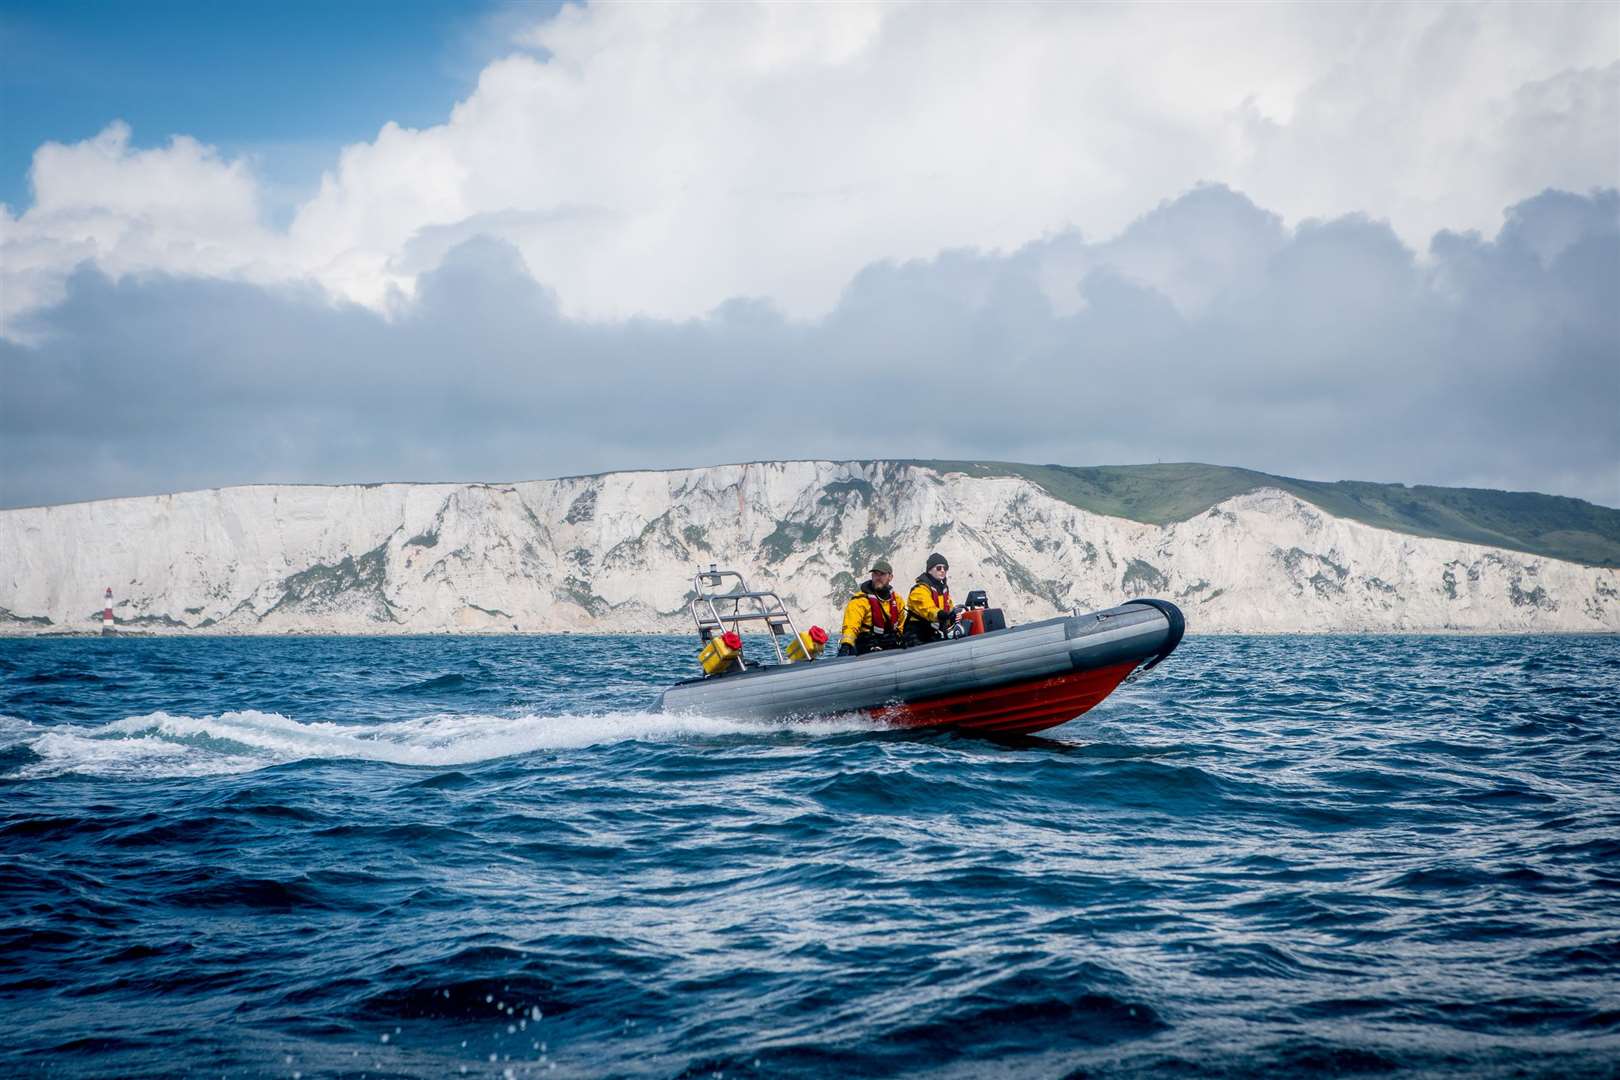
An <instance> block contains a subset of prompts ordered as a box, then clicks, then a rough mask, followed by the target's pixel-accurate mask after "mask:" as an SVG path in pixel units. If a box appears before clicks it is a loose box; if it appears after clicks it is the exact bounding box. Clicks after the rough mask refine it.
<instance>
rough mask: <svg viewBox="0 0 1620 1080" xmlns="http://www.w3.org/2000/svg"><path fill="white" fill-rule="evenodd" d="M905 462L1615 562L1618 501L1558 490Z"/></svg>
mask: <svg viewBox="0 0 1620 1080" xmlns="http://www.w3.org/2000/svg"><path fill="white" fill-rule="evenodd" d="M910 464H915V465H922V466H926V467H928V468H932V469H939V470H946V471H951V472H962V473H966V474H968V475H969V476H1019V477H1023V478H1024V479H1026V480H1029V481H1031V482H1033V483H1035V484H1038V485H1040V486H1041V487H1042V488H1044V489H1045V490H1046V491H1047V492H1048V493H1049V494H1051V495H1052V496H1053V497H1055V498H1058V499H1062V500H1063V501H1064V502H1067V503H1069V504H1071V505H1073V506H1078V507H1080V508H1081V509H1083V510H1090V511H1092V512H1093V513H1098V514H1108V515H1110V516H1113V517H1122V518H1129V519H1131V520H1132V521H1142V522H1148V523H1150V524H1154V525H1167V524H1169V523H1170V522H1172V521H1185V520H1187V519H1188V518H1191V517H1194V516H1196V515H1198V514H1201V513H1203V512H1204V511H1205V510H1208V509H1209V508H1210V507H1212V506H1214V505H1215V504H1216V503H1219V502H1221V501H1223V500H1225V499H1229V498H1231V497H1232V496H1234V495H1242V494H1245V493H1246V492H1250V491H1253V490H1255V489H1256V488H1262V487H1274V488H1281V489H1282V490H1284V491H1287V492H1290V493H1292V494H1294V495H1297V496H1299V497H1300V498H1301V499H1304V500H1306V501H1307V502H1310V503H1313V504H1315V505H1316V506H1319V507H1321V508H1322V509H1323V510H1326V511H1327V512H1328V513H1330V514H1333V515H1335V516H1338V517H1346V518H1351V519H1353V520H1355V521H1360V522H1363V523H1365V524H1368V525H1374V526H1377V527H1378V528H1380V529H1393V530H1395V531H1397V532H1404V533H1411V534H1412V535H1414V536H1434V537H1439V538H1441V539H1444V540H1461V541H1464V542H1466V543H1470V544H1489V545H1491V546H1493V547H1503V548H1510V549H1512V550H1514V551H1525V552H1530V553H1531V554H1535V555H1545V556H1547V557H1549V558H1554V559H1567V560H1569V561H1570V562H1578V563H1585V564H1586V565H1588V566H1620V510H1611V509H1609V508H1608V507H1604V506H1597V505H1594V504H1593V503H1589V502H1584V501H1582V500H1580V499H1570V498H1565V497H1563V496H1560V495H1538V494H1536V493H1534V492H1526V491H1491V490H1487V489H1482V488H1444V487H1407V486H1405V485H1404V484H1370V483H1364V482H1361V481H1357V480H1340V481H1337V482H1335V483H1325V482H1322V481H1317V480H1295V479H1293V478H1292V477H1287V476H1272V475H1270V474H1268V473H1262V472H1255V471H1253V470H1252V469H1234V468H1229V467H1227V466H1224V465H1200V464H1196V463H1188V464H1175V465H1102V466H1094V467H1086V468H1082V467H1077V466H1070V465H1018V464H1010V463H1007V462H998V461H916V462H910Z"/></svg>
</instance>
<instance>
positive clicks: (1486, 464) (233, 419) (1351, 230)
mask: <svg viewBox="0 0 1620 1080" xmlns="http://www.w3.org/2000/svg"><path fill="white" fill-rule="evenodd" d="M1617 222H1620V195H1617V193H1616V192H1614V191H1604V192H1600V193H1596V194H1593V195H1589V196H1585V195H1571V194H1566V193H1561V192H1546V193H1544V194H1542V195H1540V196H1537V197H1536V198H1533V199H1530V200H1528V201H1526V202H1524V203H1521V204H1519V205H1517V206H1515V207H1513V208H1511V209H1510V210H1509V212H1508V214H1507V218H1506V223H1505V225H1504V227H1503V228H1502V230H1501V232H1500V234H1499V235H1498V236H1497V237H1496V238H1495V239H1494V240H1487V239H1484V238H1481V237H1479V236H1476V235H1456V234H1450V233H1442V234H1440V235H1439V236H1437V237H1436V238H1435V240H1434V242H1433V245H1432V250H1431V251H1430V252H1429V253H1427V255H1428V257H1427V258H1419V257H1418V256H1417V254H1416V253H1414V252H1412V251H1410V250H1409V249H1407V248H1405V247H1404V246H1403V245H1402V244H1401V243H1400V241H1399V240H1398V239H1397V238H1396V236H1395V235H1394V234H1393V233H1392V232H1391V231H1390V229H1389V228H1388V227H1387V226H1386V225H1384V224H1382V223H1378V222H1373V221H1369V220H1366V219H1363V218H1359V217H1348V218H1341V219H1338V220H1334V221H1325V222H1308V223H1305V224H1303V225H1301V226H1299V227H1298V228H1297V229H1294V230H1288V229H1286V228H1285V227H1284V226H1283V225H1282V224H1281V222H1280V221H1279V220H1278V219H1277V218H1276V217H1275V216H1274V215H1271V214H1269V213H1267V212H1265V211H1264V210H1262V209H1260V208H1257V207H1255V206H1254V205H1253V204H1251V203H1250V202H1249V201H1248V200H1246V199H1244V198H1243V197H1242V196H1240V195H1238V194H1235V193H1233V192H1231V191H1228V190H1226V189H1224V188H1220V187H1205V188H1200V189H1198V190H1196V191H1193V192H1190V193H1189V194H1187V195H1186V196H1183V197H1182V198H1181V199H1178V200H1175V201H1174V202H1171V203H1168V204H1166V205H1164V206H1163V207H1161V208H1160V209H1159V210H1157V211H1155V212H1154V213H1152V214H1149V215H1148V216H1146V217H1145V218H1143V219H1142V220H1140V221H1138V222H1137V223H1136V224H1135V225H1133V226H1132V227H1131V228H1130V229H1129V230H1127V231H1126V232H1125V233H1124V234H1122V235H1121V236H1120V237H1118V238H1116V239H1115V240H1112V241H1110V242H1108V243H1104V244H1088V243H1086V242H1085V241H1084V240H1083V239H1082V238H1080V237H1079V236H1077V235H1073V234H1067V235H1062V236H1058V237H1054V238H1050V239H1047V240H1043V241H1041V242H1039V243H1036V244H1031V245H1029V246H1028V247H1026V248H1023V249H1021V250H1019V251H1016V252H1013V253H1011V254H1007V255H1001V254H985V253H981V252H973V251H960V252H946V253H944V254H942V255H940V256H939V257H937V258H935V259H931V260H926V261H915V262H907V263H900V264H894V263H882V264H877V265H873V266H870V267H868V268H867V269H865V270H864V271H862V272H861V273H860V274H859V275H857V276H856V277H855V279H854V280H852V281H851V282H850V284H849V286H848V288H847V289H846V290H845V293H844V295H843V296H842V298H841V299H840V301H839V303H838V305H837V307H836V308H835V309H834V310H833V311H831V312H830V313H829V314H828V315H827V316H825V317H824V318H822V319H820V320H816V321H813V322H795V321H790V320H787V319H785V318H784V317H782V316H781V315H780V314H778V313H777V312H776V311H775V310H774V309H773V308H772V307H771V306H770V305H769V304H767V303H765V302H762V301H755V300H748V299H739V300H734V301H731V302H729V303H727V304H725V305H723V306H722V307H720V308H719V309H717V310H716V311H715V312H714V313H712V314H711V315H710V316H709V317H708V318H705V319H702V320H695V321H689V322H665V321H658V320H649V319H632V320H629V321H626V322H619V323H592V322H583V321H575V320H571V319H568V318H566V317H564V316H562V315H560V314H559V312H558V308H557V304H556V302H555V300H554V298H553V297H552V296H551V294H550V293H549V292H548V291H547V290H546V289H545V288H544V287H543V286H542V285H539V284H536V283H535V282H534V281H533V280H532V278H531V277H530V276H529V274H528V272H527V270H526V268H525V267H524V265H523V264H522V262H521V260H520V258H519V257H518V255H517V253H516V252H515V250H514V249H513V248H511V247H509V246H507V245H506V244H504V243H501V242H497V241H492V240H486V239H472V240H469V241H467V242H464V243H461V244H460V245H459V246H457V247H455V248H453V249H451V250H450V252H449V254H448V255H447V256H446V257H445V258H444V261H443V262H442V263H441V264H440V265H439V266H438V267H437V268H436V269H435V270H433V271H432V272H430V273H428V274H425V275H424V276H423V277H422V278H421V279H420V281H419V284H418V295H417V298H416V301H415V302H414V304H413V305H412V306H411V307H410V309H409V311H408V312H407V313H406V314H404V315H403V316H401V317H398V318H396V319H395V320H393V321H391V322H390V321H386V320H384V319H382V318H380V317H378V316H377V315H375V314H373V313H371V312H369V311H367V310H365V309H361V308H356V307H352V306H343V305H334V304H332V303H331V302H330V301H329V300H328V299H326V298H325V297H324V296H323V295H321V294H319V293H317V292H316V291H314V290H297V289H264V288H259V287H255V286H251V285H245V284H232V283H223V282H219V281H202V280H195V279H176V278H162V277H156V278H145V279H137V278H125V279H123V280H121V281H117V282H115V281H112V280H110V279H108V278H107V277H105V276H103V275H101V274H100V273H98V272H96V271H94V270H90V269H84V270H81V271H80V272H79V273H78V274H77V275H75V277H74V278H73V279H72V281H71V283H70V286H69V289H68V293H67V298H66V299H65V301H64V302H63V303H61V304H60V305H58V306H57V307H55V308H52V309H50V310H49V311H47V312H44V313H42V314H41V315H39V316H37V317H36V320H35V322H36V325H34V326H32V327H31V328H30V329H31V330H32V331H35V332H36V334H37V338H36V340H38V341H39V344H37V345H34V346H21V345H16V344H10V343H5V344H0V350H3V351H0V377H3V385H0V391H3V394H0V451H3V460H4V471H3V482H4V488H3V491H0V499H3V501H4V504H5V505H9V506H16V505H27V504H34V503H45V502H60V501H67V500H74V499H84V498H96V497H104V496H112V495H127V494H145V493H152V492H159V491H171V490H178V489H185V488H195V487H211V486H217V485H223V484H236V483H246V482H260V481H262V482H319V483H329V482H349V481H372V480H475V479H476V480H504V479H523V478H530V477H539V476H552V475H559V474H566V473H575V472H595V471H603V470H609V469H620V468H635V467H669V466H678V465H700V464H710V463H715V462H720V461H737V460H755V459H761V458H782V457H834V458H842V457H951V458H995V459H1003V460H1019V461H1036V462H1062V463H1069V464H1089V463H1122V462H1139V461H1154V460H1165V461H1172V460H1176V461H1180V460H1198V461H1209V462H1216V463H1221V464H1235V465H1245V466H1250V467H1254V468H1260V469H1264V470H1267V471H1272V472H1281V473H1287V474H1291V475H1301V476H1307V477H1316V478H1325V479H1341V478H1358V479H1376V480H1399V481H1406V482H1410V483H1417V482H1423V483H1438V484H1462V485H1472V486H1489V487H1506V488H1514V489H1533V490H1540V491H1548V492H1555V493H1560V494H1569V495H1576V496H1580V497H1583V498H1589V499H1595V500H1597V501H1601V502H1605V503H1608V504H1610V505H1614V504H1616V503H1620V464H1617V463H1620V303H1617V299H1620V224H1617Z"/></svg>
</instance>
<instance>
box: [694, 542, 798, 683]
mask: <svg viewBox="0 0 1620 1080" xmlns="http://www.w3.org/2000/svg"><path fill="white" fill-rule="evenodd" d="M728 580H731V581H734V582H735V584H734V585H733V586H732V587H731V589H730V590H729V591H727V592H719V591H717V590H718V589H719V588H720V586H721V585H724V584H725V583H726V582H727V581H728ZM744 601H748V602H749V605H750V610H747V611H745V610H743V602H744ZM726 603H730V605H731V610H730V611H726V612H722V611H721V610H720V605H723V604H726ZM690 609H691V613H692V621H693V622H694V623H696V624H697V632H698V637H700V638H702V639H703V640H704V641H708V639H709V637H710V635H711V634H712V633H713V632H714V631H722V632H723V631H724V630H725V628H726V626H727V625H728V624H729V625H730V627H731V629H732V631H733V632H737V631H738V628H739V626H740V625H741V624H742V623H745V622H763V623H764V624H765V626H766V628H767V629H769V630H770V632H771V634H770V637H771V647H772V648H773V649H775V650H776V662H777V663H779V664H786V663H787V662H788V658H787V654H786V653H785V652H784V651H783V649H782V636H783V633H784V631H785V632H786V634H787V638H788V640H789V641H790V642H791V641H794V640H796V639H797V638H798V636H799V628H798V627H797V626H795V625H794V624H793V616H792V615H791V614H789V613H788V609H787V606H786V605H785V604H783V603H782V598H781V597H780V596H778V595H777V594H776V593H775V592H773V591H771V590H769V589H750V588H749V587H748V582H747V581H746V580H744V578H743V576H742V575H741V574H739V573H738V572H737V571H735V570H721V569H720V568H719V566H718V565H716V564H714V563H710V564H709V568H708V569H707V570H700V571H698V572H697V573H696V574H694V575H692V602H691V604H690ZM705 615H706V616H707V617H705ZM737 668H738V670H739V671H741V670H746V667H745V665H744V663H743V659H742V655H741V654H740V653H739V654H738V656H737Z"/></svg>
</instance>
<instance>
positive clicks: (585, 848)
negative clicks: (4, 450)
mask: <svg viewBox="0 0 1620 1080" xmlns="http://www.w3.org/2000/svg"><path fill="white" fill-rule="evenodd" d="M690 664H691V645H690V643H689V642H688V641H686V640H684V639H683V640H675V639H658V638H651V639H649V638H642V639H628V640H618V641H615V640H608V639H599V638H569V637H556V638H516V637H514V638H478V639H456V638H450V639H446V638H431V639H407V640H399V639H279V640H244V639H220V640H130V639H123V640H107V641H103V640H99V639H88V640H38V641H19V640H10V641H0V687H3V688H0V715H3V716H4V718H5V719H3V720H0V898H3V899H0V1074H5V1075H45V1076H119V1077H145V1076H152V1077H158V1076H164V1077H166V1076H177V1075H196V1076H226V1077H239V1076H251V1077H258V1076H272V1077H273V1076H282V1077H290V1076H299V1075H301V1076H303V1077H317V1076H320V1077H326V1076H354V1077H358V1076H362V1075H364V1076H368V1077H377V1076H389V1077H396V1076H406V1077H418V1076H421V1077H437V1076H445V1075H461V1074H462V1073H463V1072H465V1074H466V1075H474V1076H502V1075H512V1076H541V1075H544V1076H555V1077H597V1076H648V1077H710V1076H715V1075H724V1076H726V1077H754V1076H762V1077H763V1076H770V1077H778V1076H780V1077H805V1076H840V1077H842V1076H855V1075H861V1076H953V1077H978V1076H985V1075H996V1076H1040V1077H1048V1076H1049V1077H1063V1076H1075V1077H1079V1076H1163V1075H1169V1076H1233V1077H1237V1076H1251V1075H1257V1074H1265V1073H1269V1074H1272V1075H1284V1076H1292V1075H1323V1074H1326V1075H1362V1074H1368V1075H1381V1074H1396V1075H1407V1074H1433V1075H1446V1076H1459V1077H1460V1076H1470V1077H1471V1076H1517V1075H1546V1076H1558V1077H1561V1078H1564V1077H1576V1076H1588V1075H1591V1076H1603V1075H1607V1076H1613V1075H1617V1073H1620V642H1617V641H1616V640H1614V639H1607V638H1264V639H1241V638H1199V637H1193V638H1189V639H1188V640H1187V642H1186V643H1185V644H1184V645H1183V646H1182V648H1181V650H1180V651H1179V652H1178V653H1177V654H1176V655H1175V656H1174V657H1173V658H1172V659H1171V660H1170V661H1169V662H1167V663H1166V664H1164V665H1163V666H1162V667H1161V668H1159V669H1158V670H1156V671H1154V672H1152V673H1150V674H1148V675H1146V676H1144V677H1141V678H1139V679H1137V680H1134V681H1132V682H1130V683H1128V684H1126V685H1125V686H1124V687H1122V688H1121V689H1120V691H1119V692H1118V693H1116V694H1115V695H1114V696H1113V697H1112V698H1110V699H1109V700H1108V701H1107V702H1105V703H1104V704H1103V706H1101V707H1100V708H1099V709H1097V710H1096V711H1095V712H1093V713H1091V714H1089V715H1087V716H1085V717H1082V718H1081V719H1079V720H1077V721H1075V722H1074V723H1071V724H1068V725H1066V726H1064V727H1061V728H1056V729H1053V731H1052V732H1051V733H1050V737H1048V738H1039V739H1034V738H1032V739H1025V740H1022V741H1017V742H1002V743H996V742H989V741H985V740H982V739H975V738H968V737H960V736H955V735H950V734H916V733H909V734H908V733H904V732H893V731H885V730H881V729H877V728H874V727H873V726H871V725H870V724H866V723H862V722H859V721H845V722H829V723H825V724H821V725H817V726H810V727H802V726H790V725H765V724H741V723H733V722H726V721H721V720H672V719H670V718H665V717H661V716H658V715H656V714H653V713H650V712H648V711H647V709H648V706H649V704H650V702H651V701H652V699H653V698H654V696H655V693H656V691H657V689H658V688H659V687H660V686H661V685H663V684H664V683H666V682H668V681H670V680H671V679H673V678H675V677H677V676H684V675H685V674H686V673H687V669H688V668H689V667H690Z"/></svg>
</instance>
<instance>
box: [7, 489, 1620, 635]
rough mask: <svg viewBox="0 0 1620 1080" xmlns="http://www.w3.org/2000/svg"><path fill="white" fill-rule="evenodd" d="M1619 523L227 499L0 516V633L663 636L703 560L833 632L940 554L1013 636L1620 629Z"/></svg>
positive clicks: (1537, 504)
mask: <svg viewBox="0 0 1620 1080" xmlns="http://www.w3.org/2000/svg"><path fill="white" fill-rule="evenodd" d="M1616 520H1620V512H1616V511H1612V510H1606V509H1604V508H1602V507H1594V506H1592V505H1591V504H1587V503H1581V502H1579V501H1578V500H1572V499H1555V498H1553V497H1550V496H1536V495H1512V494H1508V493H1502V492H1472V491H1462V490H1459V489H1443V488H1411V489H1407V488H1401V487H1399V486H1398V485H1370V484H1369V485H1355V484H1350V485H1344V484H1337V485H1335V484H1314V483H1313V482H1308V481H1291V480H1287V479H1286V478H1279V477H1269V476H1266V475H1264V474H1259V473H1248V472H1245V471H1243V470H1230V469H1221V468H1219V467H1216V466H1142V467H1137V468H1135V469H1124V470H1122V469H1112V470H1110V469H1097V470H1083V469H1064V468H1060V467H1057V466H1015V465H997V464H989V463H943V462H936V463H918V462H802V461H801V462H779V463H764V464H751V465H732V466H719V467H714V468H707V469H691V470H678V471H669V472H635V473H612V474H606V475H602V476H593V477H577V478H568V479H560V480H544V481H533V482H526V483H518V484H502V485H494V484H467V485H457V484H420V485H418V484H381V485H366V486H344V487H310V486H257V487H240V488H227V489H222V490H215V491H199V492H189V493H185V494H179V495H165V496H156V497H151V498H137V499H115V500H106V501H102V502H93V503H78V504H72V505H67V506H55V507H38V508H29V509H22V510H7V511H0V552H3V555H0V630H4V631H5V632H10V633H50V632H62V631H72V630H90V629H94V628H95V627H98V626H99V622H100V611H101V604H100V597H101V595H102V590H103V589H105V588H106V587H107V586H108V585H111V586H112V588H113V592H114V597H115V607H114V613H115V615H116V617H117V619H118V621H119V622H120V623H121V624H123V625H126V626H131V627H135V626H138V627H141V628H142V629H146V630H149V631H151V632H162V633H187V632H204V633H209V632H211V633H435V632H447V631H448V632H466V631H488V632H502V631H504V632H511V631H513V630H518V631H523V632H555V631H564V630H568V631H576V632H624V631H653V632H658V631H679V630H685V629H687V628H688V625H689V624H688V621H687V616H686V610H685V604H686V601H687V599H688V598H689V589H690V586H691V577H692V573H693V571H694V570H695V569H696V568H698V567H700V566H707V565H708V564H709V563H711V562H712V563H718V564H720V565H722V566H725V567H731V568H735V569H738V570H741V571H742V572H743V573H744V574H745V575H747V576H748V578H749V579H750V580H751V581H756V582H760V583H769V584H770V585H771V586H773V587H775V588H776V589H778V590H779V591H780V592H781V593H782V594H783V596H784V598H785V599H786V600H787V602H788V604H789V605H790V606H791V607H792V608H794V610H795V611H796V612H799V613H801V614H802V615H803V617H804V618H806V619H807V620H810V621H816V622H822V623H824V624H829V623H833V622H835V620H836V615H837V611H838V610H839V608H840V607H841V605H842V602H843V599H844V598H845V596H847V594H848V590H850V589H851V588H853V587H854V586H855V584H856V583H857V582H858V581H859V580H860V579H861V577H863V576H864V572H865V570H866V568H867V567H869V566H870V564H871V561H872V560H873V559H875V558H879V557H884V558H888V559H889V560H890V561H892V562H893V563H894V564H895V567H896V570H897V571H898V572H899V575H898V576H899V579H900V581H902V582H905V581H908V580H909V579H910V577H911V576H913V575H914V574H915V573H920V572H921V570H922V565H923V560H924V558H925V557H926V556H927V554H928V553H929V552H930V551H933V550H939V551H942V552H944V553H945V554H946V555H947V556H948V557H949V558H950V560H951V568H952V574H951V581H952V586H953V589H954V591H955V592H956V593H957V594H958V595H959V596H961V595H965V594H966V591H967V590H968V589H969V588H983V589H986V590H988V591H989V593H990V595H991V598H992V601H993V602H994V603H996V604H997V605H998V606H1001V607H1003V608H1005V609H1007V613H1008V615H1009V617H1010V618H1011V619H1013V620H1014V621H1019V622H1022V621H1027V620H1031V619H1037V618H1044V617H1049V616H1051V615H1054V614H1058V613H1060V612H1067V611H1069V610H1072V609H1075V608H1080V609H1092V608H1100V607H1106V606H1109V605H1112V604H1115V603H1118V602H1119V601H1121V600H1124V599H1128V598H1130V597H1132V596H1147V595H1151V596H1160V597H1163V598H1165V599H1169V600H1174V601H1175V602H1176V603H1178V604H1180V605H1181V606H1182V607H1183V609H1184V610H1185V611H1186V613H1187V616H1188V622H1189V626H1190V627H1191V629H1192V630H1193V631H1194V632H1205V633H1209V632H1290V631H1347V632H1348V631H1402V630H1412V631H1419V630H1466V631H1617V630H1620V571H1617V570H1616V569H1614V568H1613V565H1612V564H1613V563H1615V562H1620V540H1617V538H1616V537H1617V535H1620V528H1617V526H1616V524H1615V521H1616ZM1425 530H1426V531H1427V532H1428V535H1423V533H1424V532H1425ZM1492 540H1494V542H1484V541H1492ZM1555 556H1562V557H1555ZM1577 556H1579V557H1582V558H1584V559H1585V560H1586V563H1591V564H1597V565H1587V564H1583V563H1582V562H1577V561H1572V560H1573V559H1574V558H1576V557H1577ZM1605 564H1608V565H1605Z"/></svg>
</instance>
